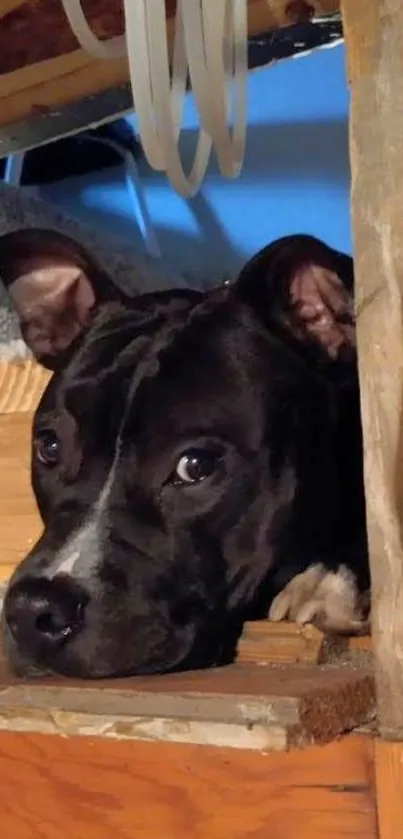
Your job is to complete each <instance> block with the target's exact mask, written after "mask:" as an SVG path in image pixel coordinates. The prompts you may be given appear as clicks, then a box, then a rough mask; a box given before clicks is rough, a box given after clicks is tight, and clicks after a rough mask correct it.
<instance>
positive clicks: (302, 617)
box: [268, 564, 368, 635]
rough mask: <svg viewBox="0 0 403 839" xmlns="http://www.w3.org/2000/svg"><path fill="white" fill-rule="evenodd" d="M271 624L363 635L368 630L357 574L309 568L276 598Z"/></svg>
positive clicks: (273, 604)
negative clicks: (290, 623)
mask: <svg viewBox="0 0 403 839" xmlns="http://www.w3.org/2000/svg"><path fill="white" fill-rule="evenodd" d="M268 617H269V620H272V621H282V620H289V621H295V622H296V623H300V624H304V623H314V624H315V625H316V626H317V627H318V628H319V629H322V630H323V631H325V632H332V633H337V634H344V635H346V634H348V635H360V634H363V633H364V632H365V631H367V630H368V622H367V620H365V619H364V609H363V604H362V602H361V597H360V594H359V592H358V589H357V584H356V580H355V577H354V574H353V573H352V572H351V571H350V570H349V569H348V568H347V567H346V566H345V565H341V566H340V567H339V568H338V569H337V571H329V570H328V569H327V568H325V566H324V565H322V564H318V565H310V566H309V568H307V570H306V571H304V572H303V573H302V574H297V576H296V577H293V579H292V580H291V581H290V582H289V583H288V585H286V586H285V588H284V589H283V590H282V591H281V592H280V594H278V595H277V597H275V598H274V600H273V602H272V604H271V606H270V610H269V615H268Z"/></svg>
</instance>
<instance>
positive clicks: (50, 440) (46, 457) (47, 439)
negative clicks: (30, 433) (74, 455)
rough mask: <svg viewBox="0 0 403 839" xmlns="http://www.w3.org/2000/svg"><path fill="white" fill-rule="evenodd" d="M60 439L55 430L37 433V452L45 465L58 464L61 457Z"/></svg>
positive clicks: (37, 455)
mask: <svg viewBox="0 0 403 839" xmlns="http://www.w3.org/2000/svg"><path fill="white" fill-rule="evenodd" d="M60 448H61V446H60V440H59V438H58V436H57V434H56V432H55V431H51V430H50V429H49V430H45V431H41V432H40V433H39V434H37V436H36V439H35V454H36V457H37V458H38V460H39V461H40V462H41V463H43V464H44V465H45V466H56V464H57V463H58V462H59V459H60Z"/></svg>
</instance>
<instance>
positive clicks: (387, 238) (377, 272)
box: [343, 0, 403, 740]
mask: <svg viewBox="0 0 403 839" xmlns="http://www.w3.org/2000/svg"><path fill="white" fill-rule="evenodd" d="M343 20H344V31H345V37H346V46H347V57H348V74H349V79H350V83H351V119H350V148H351V168H352V216H353V235H354V256H355V269H356V270H355V275H356V307H357V339H358V356H359V371H360V390H361V408H362V419H363V433H364V467H365V489H366V506H367V522H368V536H369V548H370V564H371V577H372V637H373V645H374V654H375V662H376V678H377V689H378V709H379V728H380V732H381V734H382V736H384V737H386V738H389V739H391V740H403V702H402V697H403V530H402V521H403V469H402V463H403V436H402V427H403V426H402V417H403V318H402V311H403V275H402V264H403V235H402V206H403V155H402V146H403V110H402V108H401V107H397V106H396V103H397V102H400V101H401V78H402V74H403V5H402V4H401V3H396V2H395V0H376V2H375V1H374V2H372V3H361V4H360V3H356V2H355V0H344V3H343Z"/></svg>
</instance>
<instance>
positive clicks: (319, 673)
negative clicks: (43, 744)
mask: <svg viewBox="0 0 403 839" xmlns="http://www.w3.org/2000/svg"><path fill="white" fill-rule="evenodd" d="M243 684H244V690H243V689H242V690H241V687H242V686H243ZM374 717H375V685H374V679H373V677H372V675H371V672H370V671H369V670H368V668H364V667H363V668H361V669H359V670H357V669H356V670H351V671H350V670H348V669H347V670H346V669H345V668H334V667H331V668H310V670H309V672H307V671H305V670H304V672H303V673H301V671H299V672H296V668H295V666H291V667H286V668H282V669H281V670H279V668H275V669H273V670H272V671H271V672H270V670H269V668H265V669H264V672H263V671H262V669H261V668H258V667H256V665H255V666H253V665H248V666H246V665H243V666H242V665H237V664H235V665H231V666H230V667H228V668H223V669H222V670H221V672H220V673H219V674H218V676H217V674H214V673H213V674H212V673H211V672H209V671H206V672H201V673H191V674H187V673H183V674H177V677H176V678H175V677H174V678H173V680H172V678H171V680H170V677H164V676H154V677H151V678H147V679H143V678H142V677H137V678H132V679H127V680H119V681H114V680H111V681H108V682H107V683H105V682H104V683H97V684H95V685H94V683H91V682H84V681H83V682H70V681H69V680H65V681H63V682H61V681H56V680H55V681H52V680H49V679H48V680H40V681H36V680H35V681H31V682H19V681H17V680H15V679H14V678H13V677H11V676H10V677H9V681H8V680H7V675H6V674H5V671H4V668H3V674H2V680H1V685H0V731H1V730H3V731H6V730H7V731H21V732H22V731H25V732H29V731H37V732H41V733H48V734H59V735H61V736H68V735H73V734H79V735H84V736H85V735H88V736H99V737H106V738H110V739H123V740H125V739H133V740H153V741H159V742H164V741H165V742H167V741H170V742H176V743H180V742H182V743H184V742H187V743H195V744H199V745H209V746H219V747H223V746H229V747H233V748H237V749H252V750H253V749H255V750H256V749H257V750H263V751H264V750H268V751H270V750H273V751H286V750H287V749H290V748H292V747H302V746H306V745H310V744H313V743H320V744H325V743H329V742H331V741H332V740H334V739H335V738H337V737H339V736H340V735H342V734H344V733H346V732H350V731H353V730H354V729H357V728H359V727H362V726H364V725H367V724H368V723H370V722H371V721H372V720H373V719H374Z"/></svg>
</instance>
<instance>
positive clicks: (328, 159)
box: [43, 45, 351, 281]
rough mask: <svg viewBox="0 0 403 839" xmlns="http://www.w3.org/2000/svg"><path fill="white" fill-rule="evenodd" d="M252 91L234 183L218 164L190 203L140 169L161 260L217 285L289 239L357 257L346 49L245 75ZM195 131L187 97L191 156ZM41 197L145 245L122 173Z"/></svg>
mask: <svg viewBox="0 0 403 839" xmlns="http://www.w3.org/2000/svg"><path fill="white" fill-rule="evenodd" d="M248 93H249V118H248V122H249V130H248V143H247V153H246V160H245V165H244V169H243V172H242V175H241V177H240V178H239V179H238V180H236V181H233V182H230V181H225V180H223V179H222V178H221V177H220V176H219V175H218V174H217V168H216V166H215V165H214V162H212V163H211V165H210V168H209V173H208V177H207V179H206V182H205V184H204V186H203V189H202V191H201V192H200V194H199V195H197V196H196V197H195V198H194V199H193V200H191V201H189V202H186V201H184V200H182V199H181V198H179V197H178V196H177V195H176V194H175V193H174V192H173V191H172V190H171V188H170V187H169V185H168V183H167V181H166V179H165V178H164V177H163V176H161V175H160V174H158V173H156V172H153V171H152V170H151V169H150V168H149V167H148V165H147V164H146V163H145V162H144V161H142V162H141V164H140V173H141V177H142V182H143V184H144V190H145V196H146V200H147V203H148V207H149V211H150V214H151V217H152V221H153V224H154V226H155V229H156V232H157V235H158V237H159V241H160V246H161V250H162V254H163V256H164V257H165V258H166V259H167V260H168V261H169V262H170V263H171V264H173V265H175V266H176V267H177V268H180V269H182V270H185V271H188V272H190V273H191V274H192V275H194V276H200V277H202V278H204V279H208V278H210V277H211V279H212V280H213V281H214V280H215V279H216V278H217V277H218V276H222V275H233V274H234V273H235V272H236V271H237V270H238V269H239V267H240V266H241V265H242V264H243V263H244V262H245V261H246V259H248V257H249V256H251V255H252V254H253V253H255V252H256V251H257V250H258V249H259V248H261V247H262V246H263V245H265V244H266V243H267V242H268V241H270V240H271V239H273V238H276V237H277V236H281V235H284V234H287V233H295V232H307V233H311V234H314V235H317V236H319V237H322V238H323V239H325V240H326V241H327V242H328V243H329V244H331V245H333V246H334V247H336V248H340V249H342V250H343V249H344V250H346V251H350V250H351V240H350V223H349V162H348V130H347V115H348V91H347V87H346V81H345V70H344V48H343V46H341V45H339V46H336V47H333V48H332V49H323V50H319V51H317V52H315V53H312V54H311V55H308V56H305V57H300V58H298V59H294V60H290V61H284V62H282V63H279V64H277V65H275V66H273V67H269V68H265V69H263V70H257V71H255V72H253V73H251V74H250V75H249V80H248ZM196 124H197V123H196V117H195V112H194V108H193V104H192V100H191V97H189V101H188V102H187V106H186V114H185V127H186V134H185V137H184V150H185V153H186V154H189V153H190V151H191V149H192V148H193V146H194V140H195V126H196ZM43 194H46V195H47V196H48V197H49V198H51V199H52V200H54V201H55V200H56V201H58V202H60V203H61V204H62V205H63V206H64V207H66V208H68V209H70V210H73V212H74V213H75V214H76V215H79V216H81V217H82V218H83V219H86V220H87V221H90V222H91V223H93V224H94V223H95V224H96V225H97V227H98V228H99V227H101V228H104V229H105V230H106V231H109V232H112V231H113V233H114V234H115V235H117V236H118V237H120V238H123V239H124V240H125V241H126V242H129V243H130V242H131V243H132V244H133V247H136V248H139V249H141V248H142V247H143V245H142V240H141V236H140V234H139V230H138V228H137V227H136V225H135V224H134V223H133V215H132V205H131V202H130V198H129V195H128V192H127V189H126V187H125V183H124V177H123V172H122V170H120V169H113V170H109V171H106V172H102V173H100V174H99V175H98V176H96V177H94V176H91V178H88V179H85V178H77V179H72V180H70V181H67V182H63V183H62V184H56V185H52V186H51V187H48V188H47V189H46V190H44V191H43Z"/></svg>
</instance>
